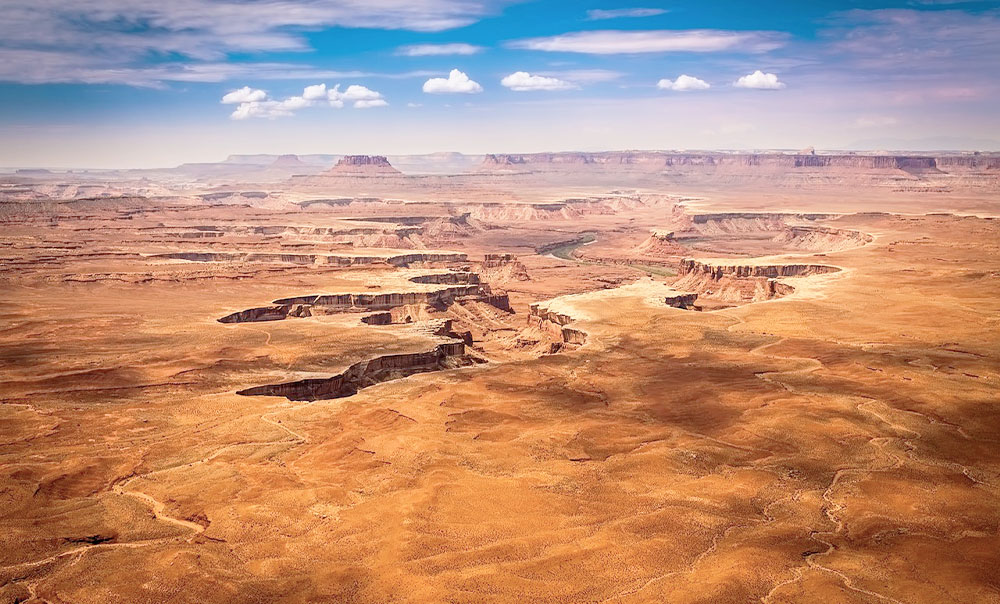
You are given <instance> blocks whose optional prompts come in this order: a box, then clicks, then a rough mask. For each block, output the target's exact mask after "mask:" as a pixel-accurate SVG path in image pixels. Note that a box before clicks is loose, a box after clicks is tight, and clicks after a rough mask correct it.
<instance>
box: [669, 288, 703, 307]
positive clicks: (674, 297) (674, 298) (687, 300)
mask: <svg viewBox="0 0 1000 604" xmlns="http://www.w3.org/2000/svg"><path fill="white" fill-rule="evenodd" d="M697 299H698V294H692V293H687V292H683V293H677V294H671V295H669V296H666V297H665V298H664V299H663V303H664V304H666V305H667V306H673V307H674V308H681V309H684V310H701V308H700V307H698V306H696V305H695V301H696V300H697Z"/></svg>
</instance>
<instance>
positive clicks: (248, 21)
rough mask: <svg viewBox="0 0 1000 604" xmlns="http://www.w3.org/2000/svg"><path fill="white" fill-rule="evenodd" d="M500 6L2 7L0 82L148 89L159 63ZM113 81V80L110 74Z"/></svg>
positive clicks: (440, 2) (108, 2) (14, 2)
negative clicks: (324, 30) (324, 31)
mask: <svg viewBox="0 0 1000 604" xmlns="http://www.w3.org/2000/svg"><path fill="white" fill-rule="evenodd" d="M506 2H507V0H405V1H404V0H268V1H257V2H244V1H240V0H170V1H165V2H150V1H148V0H74V1H73V2H66V1H64V0H6V1H5V2H4V5H3V10H2V19H0V79H2V80H6V81H16V82H22V83H40V82H108V83H122V84H129V85H140V86H148V85H155V83H156V82H157V81H160V82H162V81H164V80H163V79H159V80H158V79H157V73H156V70H157V69H158V68H159V65H158V63H159V61H160V60H162V59H163V58H164V57H181V58H182V59H183V60H182V61H179V62H183V63H187V64H190V65H192V66H198V65H200V64H203V63H209V62H212V63H219V62H224V61H225V60H226V59H227V58H228V57H229V56H230V55H232V54H234V53H260V52H296V51H308V50H310V46H309V43H308V40H307V38H306V37H305V36H303V35H302V33H301V32H303V31H305V30H315V29H322V28H329V27H358V28H377V29H392V30H397V29H402V30H410V31H420V32H436V31H442V30H446V29H452V28H456V27H462V26H465V25H469V24H471V23H473V22H475V21H477V20H479V19H480V18H482V17H483V16H486V15H488V14H492V13H494V12H496V11H497V10H498V9H499V7H501V6H502V5H503V4H505V3H506ZM116 71H117V72H119V73H121V74H122V75H121V76H117V77H116V75H115V72H116Z"/></svg>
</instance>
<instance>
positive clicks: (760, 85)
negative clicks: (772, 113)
mask: <svg viewBox="0 0 1000 604" xmlns="http://www.w3.org/2000/svg"><path fill="white" fill-rule="evenodd" d="M733 86H736V87H737V88H756V89H757V90H781V89H782V88H784V87H785V83H784V82H781V81H779V80H778V76H777V75H775V74H773V73H764V72H763V71H761V70H759V69H758V70H757V71H755V72H753V73H751V74H747V75H745V76H743V77H741V78H740V79H738V80H736V81H735V82H733Z"/></svg>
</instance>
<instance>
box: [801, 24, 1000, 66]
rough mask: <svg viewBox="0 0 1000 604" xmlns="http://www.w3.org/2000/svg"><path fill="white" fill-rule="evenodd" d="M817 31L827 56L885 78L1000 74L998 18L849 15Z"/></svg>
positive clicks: (999, 28) (999, 25)
mask: <svg viewBox="0 0 1000 604" xmlns="http://www.w3.org/2000/svg"><path fill="white" fill-rule="evenodd" d="M828 23H829V27H828V28H827V29H825V30H823V31H821V32H820V37H821V39H823V40H825V41H826V42H827V50H828V54H829V55H831V56H835V57H837V59H839V60H840V61H841V62H843V63H844V64H846V65H849V66H850V67H851V68H854V69H861V70H868V71H878V72H880V73H882V74H884V75H885V76H887V77H893V78H897V77H912V76H913V75H915V74H929V73H934V74H944V75H948V76H954V75H955V74H957V73H963V74H977V75H980V76H981V75H985V74H987V73H989V74H992V75H994V76H996V75H997V74H998V73H1000V62H998V61H997V57H998V56H1000V13H998V12H997V11H990V12H988V13H980V14H975V13H969V12H965V11H958V10H935V11H923V10H908V9H881V10H851V11H845V12H842V13H838V14H836V15H835V16H834V17H833V18H832V19H830V20H829V21H828Z"/></svg>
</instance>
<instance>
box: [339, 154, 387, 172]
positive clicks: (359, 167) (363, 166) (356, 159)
mask: <svg viewBox="0 0 1000 604" xmlns="http://www.w3.org/2000/svg"><path fill="white" fill-rule="evenodd" d="M327 173H328V174H354V175H359V174H360V175H365V174H401V172H400V171H399V170H397V169H396V168H393V167H392V164H390V163H389V160H387V159H386V158H385V156H384V155H345V156H344V157H343V158H342V159H341V160H340V161H339V162H337V165H335V166H334V167H332V168H330V170H329V171H328V172H327Z"/></svg>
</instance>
